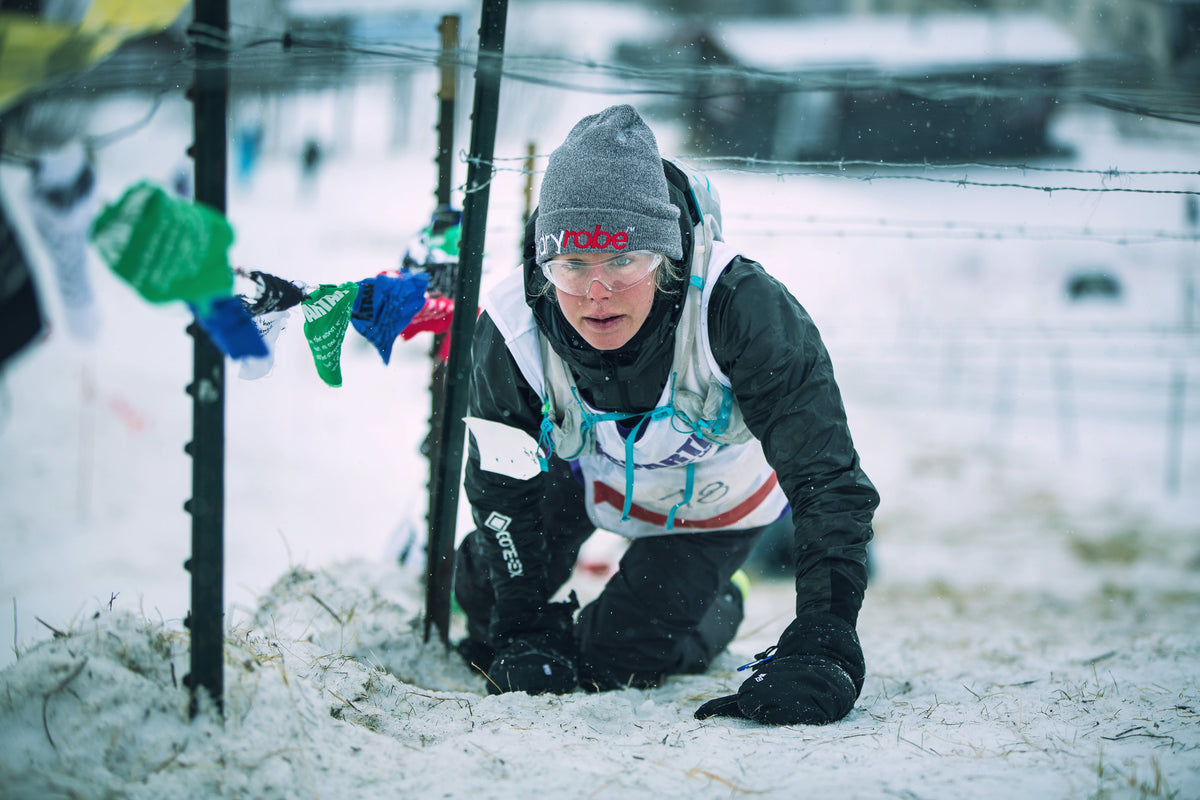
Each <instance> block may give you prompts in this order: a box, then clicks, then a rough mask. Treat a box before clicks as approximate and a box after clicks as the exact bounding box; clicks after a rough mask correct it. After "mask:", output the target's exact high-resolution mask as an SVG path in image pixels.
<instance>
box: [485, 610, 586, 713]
mask: <svg viewBox="0 0 1200 800" xmlns="http://www.w3.org/2000/svg"><path fill="white" fill-rule="evenodd" d="M577 608H579V601H578V600H577V599H576V598H575V593H574V592H572V593H571V599H570V600H567V601H566V602H563V603H550V604H549V605H547V606H546V607H545V608H544V609H543V610H542V611H541V612H540V613H538V614H537V615H536V617H535V618H534V619H533V620H532V621H530V622H528V623H527V624H525V625H522V626H521V627H520V628H519V629H517V630H515V631H514V632H512V633H510V634H507V635H504V636H501V637H499V640H498V642H497V646H496V657H495V658H494V659H493V660H492V663H491V666H490V667H488V670H487V673H486V677H487V680H488V692H490V693H491V694H502V693H503V692H527V693H529V694H543V693H545V692H550V693H552V694H566V693H568V692H570V691H571V690H573V689H574V688H575V685H576V684H577V683H578V682H579V670H578V667H577V666H576V661H577V660H578V658H579V656H578V650H579V648H578V647H577V646H576V644H575V635H574V621H573V615H574V613H575V609H577Z"/></svg>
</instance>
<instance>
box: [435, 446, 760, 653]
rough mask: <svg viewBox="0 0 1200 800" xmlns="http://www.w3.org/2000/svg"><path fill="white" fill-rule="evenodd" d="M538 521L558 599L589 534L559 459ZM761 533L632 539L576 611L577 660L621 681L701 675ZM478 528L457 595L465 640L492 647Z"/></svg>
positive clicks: (467, 546) (731, 624)
mask: <svg viewBox="0 0 1200 800" xmlns="http://www.w3.org/2000/svg"><path fill="white" fill-rule="evenodd" d="M547 477H548V478H549V481H548V487H547V491H546V493H545V495H544V497H543V500H542V518H543V520H544V521H545V526H544V531H545V535H546V537H547V549H548V553H549V564H548V565H547V571H548V574H549V581H548V584H549V585H548V587H547V591H548V593H549V594H551V595H552V594H553V593H554V592H556V591H557V590H558V589H559V587H561V586H562V585H563V584H564V583H566V581H567V579H568V578H570V576H571V570H572V569H573V568H574V566H575V561H576V559H577V558H578V556H579V549H580V548H581V547H582V546H583V543H584V541H586V540H587V538H588V537H589V536H591V535H592V534H593V533H595V528H594V526H593V525H592V523H591V522H590V521H589V520H588V518H587V512H586V510H585V508H584V497H583V487H582V486H580V485H579V483H578V482H577V481H576V480H575V479H574V478H573V477H572V476H571V474H570V472H569V470H568V468H567V466H566V464H565V462H562V461H560V460H559V459H551V471H550V474H549V475H548V476H547ZM761 532H762V529H761V528H754V529H751V530H746V531H711V532H703V533H680V534H667V535H663V536H653V537H647V538H639V539H634V540H632V542H631V543H630V545H629V547H628V549H626V551H625V554H624V555H623V556H622V557H621V562H620V565H619V566H618V568H617V573H616V574H615V575H614V576H613V577H612V578H611V579H610V580H609V582H608V584H607V585H606V586H605V587H604V589H603V591H602V592H601V593H600V596H599V597H597V598H596V600H595V601H593V602H591V603H589V604H588V605H587V606H585V607H584V608H583V609H582V611H580V614H579V619H578V622H577V624H576V636H577V638H578V640H579V649H580V655H581V656H582V658H583V660H584V661H585V662H587V663H590V664H591V665H593V666H595V667H597V668H599V669H603V670H608V671H611V672H613V673H618V674H639V675H647V676H648V675H654V674H659V675H666V674H677V673H696V672H703V671H704V670H705V669H707V668H708V665H709V664H711V663H712V660H713V659H714V658H715V657H716V656H717V655H718V654H719V653H720V652H721V651H722V650H724V649H725V648H726V647H727V646H728V645H729V643H730V642H731V641H733V637H734V636H735V635H736V634H737V628H738V625H740V624H741V621H742V597H741V594H740V593H739V592H738V591H737V590H736V589H734V588H733V587H732V586H731V584H730V581H729V579H730V577H731V576H732V575H733V573H734V572H735V571H736V570H737V569H738V567H739V566H741V564H742V563H743V562H744V561H745V560H746V558H747V556H749V554H750V551H751V550H752V549H753V548H754V544H755V542H756V541H757V540H758V537H759V535H760V534H761ZM480 535H481V534H480V533H479V532H478V531H475V532H472V533H470V534H468V535H467V537H466V538H465V539H464V540H463V542H462V544H461V545H460V546H459V550H458V557H457V561H456V565H455V575H454V591H455V595H456V597H457V599H458V603H459V605H460V606H461V607H462V609H463V610H464V611H465V612H466V614H467V630H468V634H469V635H470V636H471V637H472V638H473V639H476V640H478V641H480V642H488V635H487V630H488V623H489V621H490V619H491V611H492V587H491V580H490V577H489V575H488V570H487V566H486V565H484V564H481V563H479V562H480V559H479V555H478V553H477V552H476V549H475V548H476V545H475V543H476V541H477V540H478V537H479V536H480Z"/></svg>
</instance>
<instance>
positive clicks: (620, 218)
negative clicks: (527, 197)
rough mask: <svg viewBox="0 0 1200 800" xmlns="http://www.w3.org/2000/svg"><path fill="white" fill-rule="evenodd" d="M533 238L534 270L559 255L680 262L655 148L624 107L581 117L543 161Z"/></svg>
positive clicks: (673, 211) (675, 217)
mask: <svg viewBox="0 0 1200 800" xmlns="http://www.w3.org/2000/svg"><path fill="white" fill-rule="evenodd" d="M534 234H535V236H536V245H537V261H538V263H539V264H540V263H542V262H544V261H546V260H548V259H551V258H554V257H555V256H558V255H561V254H563V253H585V252H601V253H619V252H624V251H630V250H652V251H654V252H656V253H662V254H663V255H665V256H667V257H668V258H672V259H675V260H679V259H681V258H683V242H682V238H681V236H680V234H679V209H678V208H676V207H675V205H674V204H673V203H671V196H670V193H669V192H668V190H667V179H666V177H665V176H664V175H663V166H662V158H661V156H659V154H658V142H657V141H656V140H655V138H654V134H653V133H652V132H651V130H650V128H649V127H648V126H647V125H646V123H645V122H644V121H642V118H641V117H640V116H638V113H637V111H635V110H634V109H633V107H632V106H628V105H619V106H611V107H609V108H606V109H604V110H603V111H601V112H600V113H599V114H593V115H592V116H590V117H584V118H583V119H581V120H580V121H579V122H578V123H577V124H576V125H575V127H574V128H572V129H571V132H570V133H569V134H567V138H566V140H565V141H563V143H562V145H561V146H560V147H559V148H558V149H557V150H555V151H554V152H553V153H551V154H550V163H549V165H548V166H547V167H546V175H545V177H544V178H543V179H542V189H541V195H540V197H539V200H538V217H537V224H536V225H535V227H534Z"/></svg>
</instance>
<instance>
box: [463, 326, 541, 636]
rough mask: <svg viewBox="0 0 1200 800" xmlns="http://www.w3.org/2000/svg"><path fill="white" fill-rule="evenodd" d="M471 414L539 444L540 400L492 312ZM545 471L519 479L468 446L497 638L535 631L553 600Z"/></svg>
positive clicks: (479, 339) (478, 354)
mask: <svg viewBox="0 0 1200 800" xmlns="http://www.w3.org/2000/svg"><path fill="white" fill-rule="evenodd" d="M472 364H473V366H472V375H471V390H470V393H469V399H468V413H469V414H470V415H471V416H474V417H479V418H481V419H486V420H491V421H495V422H500V423H503V424H505V425H509V426H512V427H514V428H518V429H520V430H522V431H524V432H525V433H527V434H529V435H530V436H531V437H533V438H534V439H535V440H536V439H537V437H538V429H539V426H540V423H541V410H540V408H541V405H540V404H541V401H540V400H539V398H538V397H537V395H536V394H535V393H534V391H533V389H532V388H530V386H529V383H528V382H527V381H526V380H525V378H524V376H523V375H522V374H521V371H520V368H519V367H518V366H517V364H516V362H515V361H514V360H513V357H512V355H511V354H510V353H509V351H508V348H507V346H506V345H505V344H504V338H503V336H502V335H501V334H500V332H499V331H498V330H497V329H496V325H495V323H493V322H492V320H491V318H490V317H488V315H487V314H486V313H484V314H483V315H482V316H480V318H479V321H478V323H477V324H476V326H475V338H474V342H473V344H472ZM544 479H545V473H541V474H538V475H535V476H534V477H533V478H530V479H528V480H520V479H517V478H512V477H508V476H505V475H501V474H499V473H495V472H489V471H487V470H484V469H482V468H481V467H480V461H479V448H478V445H477V443H476V441H475V438H474V436H471V437H470V441H469V444H468V449H467V464H466V474H465V478H464V485H465V488H466V493H467V499H468V501H469V502H470V504H471V515H472V518H473V520H474V523H475V527H476V530H477V531H478V534H477V536H478V539H479V541H478V552H479V554H480V555H481V556H482V557H483V560H484V562H485V563H486V565H487V569H488V572H489V575H490V577H491V581H492V586H493V589H494V591H495V605H494V607H493V614H492V621H491V635H492V636H493V638H499V637H503V636H506V635H509V634H511V633H514V632H516V631H518V630H530V629H533V628H536V627H537V625H538V622H539V620H540V618H541V614H542V612H543V611H544V610H545V605H546V602H547V600H548V597H549V592H548V587H547V583H548V581H547V552H546V541H545V537H544V536H543V535H542V534H543V531H542V517H541V513H540V508H541V507H540V505H539V498H540V497H541V495H542V494H543V481H544Z"/></svg>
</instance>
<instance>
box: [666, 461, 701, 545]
mask: <svg viewBox="0 0 1200 800" xmlns="http://www.w3.org/2000/svg"><path fill="white" fill-rule="evenodd" d="M695 484H696V462H695V461H689V462H688V465H687V480H686V482H685V483H684V487H683V499H682V500H680V501H679V502H678V503H676V504H675V505H673V506H671V513H670V514H668V515H667V530H669V531H670V530H674V529H675V512H677V511H678V510H679V509H680V508H682V507H683V506H686V505H687V504H688V503H690V502H692V489H693V487H694V486H695Z"/></svg>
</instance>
